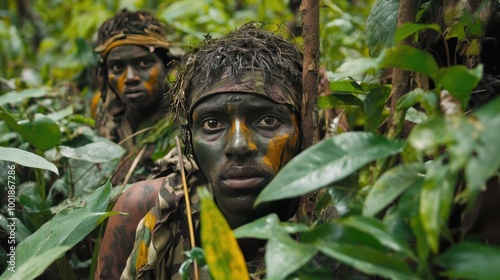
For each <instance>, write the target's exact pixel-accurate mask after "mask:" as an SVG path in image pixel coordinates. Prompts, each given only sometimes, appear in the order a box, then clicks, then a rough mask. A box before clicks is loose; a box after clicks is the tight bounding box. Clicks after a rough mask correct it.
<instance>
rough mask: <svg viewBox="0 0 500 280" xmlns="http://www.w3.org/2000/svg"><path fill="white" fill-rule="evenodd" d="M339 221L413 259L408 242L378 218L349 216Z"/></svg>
mask: <svg viewBox="0 0 500 280" xmlns="http://www.w3.org/2000/svg"><path fill="white" fill-rule="evenodd" d="M339 222H340V223H341V224H343V225H346V226H350V227H352V228H356V229H358V230H360V231H362V232H365V233H367V234H369V235H371V236H373V238H375V239H376V240H377V241H378V242H380V244H382V245H384V246H386V247H387V248H389V249H392V250H394V251H396V252H401V253H404V254H405V255H406V256H408V257H411V258H413V259H415V256H414V255H413V252H412V250H411V249H410V246H409V245H408V243H407V242H406V241H405V240H403V239H401V238H399V237H398V236H397V235H393V233H391V232H390V231H389V229H388V228H387V226H386V225H384V224H383V223H382V222H381V221H380V220H378V219H375V218H371V217H363V216H349V217H347V218H345V219H341V220H340V221H339Z"/></svg>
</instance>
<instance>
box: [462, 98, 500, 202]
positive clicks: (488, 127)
mask: <svg viewBox="0 0 500 280" xmlns="http://www.w3.org/2000/svg"><path fill="white" fill-rule="evenodd" d="M498 108H500V98H498V97H497V98H496V99H495V100H493V101H490V102H489V103H488V104H487V105H485V106H484V107H483V108H481V109H479V110H478V111H477V112H476V113H475V114H474V115H475V117H477V118H478V119H479V122H480V125H479V126H480V127H481V128H482V130H481V132H480V134H479V139H478V141H477V144H476V145H475V150H476V153H475V156H472V157H471V158H470V159H469V161H468V162H467V165H466V167H465V179H466V181H467V187H468V188H469V189H470V191H471V192H472V194H473V197H475V195H474V194H477V193H478V192H479V191H480V190H481V188H482V187H483V186H484V182H485V181H486V180H487V179H489V178H490V177H492V176H493V175H494V174H495V173H497V172H498V170H499V168H500V156H498V155H499V154H500V145H499V144H498V143H500V130H499V129H496V128H498V127H500V114H499V113H498ZM471 137H472V135H471Z"/></svg>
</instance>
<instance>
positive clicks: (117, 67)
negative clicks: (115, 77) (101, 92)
mask: <svg viewBox="0 0 500 280" xmlns="http://www.w3.org/2000/svg"><path fill="white" fill-rule="evenodd" d="M122 69H123V67H122V66H121V65H119V64H114V65H112V66H111V71H113V72H115V73H117V72H121V71H122Z"/></svg>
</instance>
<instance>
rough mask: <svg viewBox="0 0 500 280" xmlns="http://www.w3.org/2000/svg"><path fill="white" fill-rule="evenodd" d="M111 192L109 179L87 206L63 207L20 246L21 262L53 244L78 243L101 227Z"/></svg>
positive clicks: (19, 258)
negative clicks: (63, 208) (99, 224)
mask: <svg viewBox="0 0 500 280" xmlns="http://www.w3.org/2000/svg"><path fill="white" fill-rule="evenodd" d="M110 192H111V184H110V183H109V182H108V183H106V184H105V185H104V186H102V187H100V188H98V189H97V190H96V191H95V192H94V193H93V194H92V196H90V197H89V199H88V200H87V203H86V204H85V206H84V207H75V208H69V209H66V210H63V211H61V212H60V213H58V214H57V215H55V216H54V217H53V218H52V219H51V220H50V221H48V222H47V223H45V224H43V225H42V227H40V228H39V229H38V230H37V231H36V232H35V233H33V234H32V235H30V236H29V237H27V238H26V239H25V240H24V241H23V242H21V243H19V245H18V246H17V249H16V254H17V259H16V261H17V265H22V264H23V263H25V262H27V261H28V260H29V259H30V258H32V257H35V256H39V255H41V254H43V252H45V251H47V250H49V249H51V248H55V247H58V246H70V247H73V246H74V245H75V244H77V243H78V242H79V241H80V240H82V239H83V238H84V237H85V236H87V234H89V233H90V232H91V231H92V230H94V229H95V228H96V227H97V225H98V223H97V222H98V221H99V219H100V217H101V216H102V215H103V214H104V213H103V212H104V211H106V208H107V206H108V203H109V197H110Z"/></svg>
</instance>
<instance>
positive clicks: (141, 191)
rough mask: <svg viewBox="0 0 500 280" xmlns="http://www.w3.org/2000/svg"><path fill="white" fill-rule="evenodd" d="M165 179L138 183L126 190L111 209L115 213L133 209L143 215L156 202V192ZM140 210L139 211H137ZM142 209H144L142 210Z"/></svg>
mask: <svg viewBox="0 0 500 280" xmlns="http://www.w3.org/2000/svg"><path fill="white" fill-rule="evenodd" d="M164 180H165V178H157V179H153V180H144V181H139V182H137V183H135V184H133V185H132V186H131V187H130V188H128V189H127V190H126V191H125V192H124V193H123V194H122V195H120V197H119V198H118V201H117V202H116V204H115V207H114V208H113V209H114V210H115V211H123V210H127V209H130V208H134V209H136V210H139V211H140V212H142V213H144V212H147V211H148V210H149V209H150V208H151V207H152V206H153V205H154V203H155V202H156V198H157V197H158V192H159V190H160V188H161V187H162V185H163V182H164ZM137 208H140V209H137ZM142 208H144V209H142Z"/></svg>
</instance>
